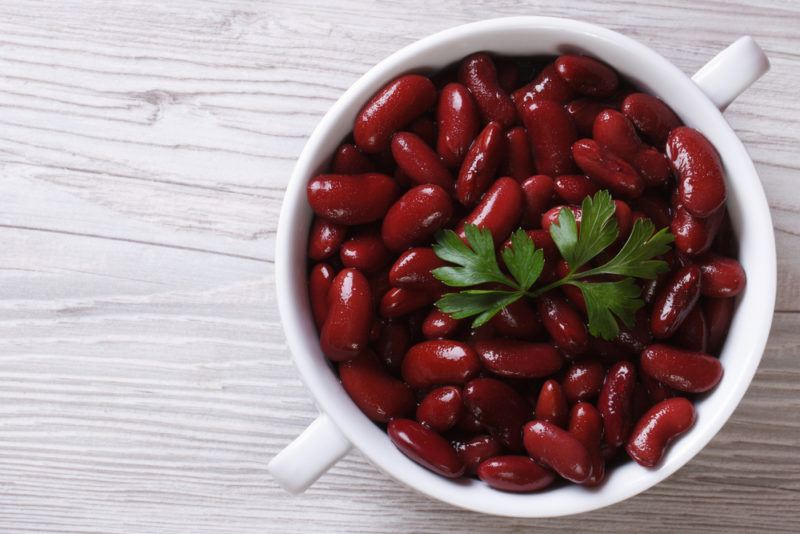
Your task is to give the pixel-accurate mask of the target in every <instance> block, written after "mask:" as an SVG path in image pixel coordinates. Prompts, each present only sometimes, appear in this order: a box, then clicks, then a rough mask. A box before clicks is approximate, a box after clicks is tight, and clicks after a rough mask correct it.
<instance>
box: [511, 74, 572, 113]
mask: <svg viewBox="0 0 800 534" xmlns="http://www.w3.org/2000/svg"><path fill="white" fill-rule="evenodd" d="M574 96H575V92H574V91H573V90H572V88H571V87H570V86H569V84H567V82H566V81H564V78H562V77H561V76H560V75H559V74H558V71H557V70H556V67H555V65H554V64H550V65H548V66H546V67H545V68H543V69H542V71H541V72H540V73H539V74H538V75H537V76H536V78H534V79H533V81H531V82H530V83H528V84H526V85H523V86H522V87H520V88H519V89H517V90H516V91H514V92H513V93H512V94H511V100H513V101H514V104H516V106H517V109H518V110H521V109H523V107H524V106H526V105H527V104H528V103H530V102H531V101H533V100H538V99H542V100H554V101H556V102H559V103H561V104H564V103H566V102H569V101H570V100H572V98H573V97H574Z"/></svg>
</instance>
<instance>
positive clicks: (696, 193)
mask: <svg viewBox="0 0 800 534" xmlns="http://www.w3.org/2000/svg"><path fill="white" fill-rule="evenodd" d="M667 157H668V158H669V160H670V163H672V166H673V168H674V169H675V172H676V173H677V175H678V196H679V198H680V202H681V204H682V205H683V207H684V208H685V209H686V210H687V211H688V212H689V213H691V214H692V215H694V216H695V217H708V216H709V215H711V214H712V213H714V212H715V211H717V210H718V209H719V208H720V207H722V205H723V204H724V203H725V198H726V189H725V178H724V174H723V171H722V162H721V161H720V159H719V154H717V151H716V149H715V148H714V145H712V144H711V143H710V142H709V141H708V139H706V138H705V137H704V136H703V134H701V133H700V132H698V131H697V130H694V129H692V128H688V127H685V126H681V127H678V128H675V129H674V130H672V131H671V132H670V133H669V136H668V138H667Z"/></svg>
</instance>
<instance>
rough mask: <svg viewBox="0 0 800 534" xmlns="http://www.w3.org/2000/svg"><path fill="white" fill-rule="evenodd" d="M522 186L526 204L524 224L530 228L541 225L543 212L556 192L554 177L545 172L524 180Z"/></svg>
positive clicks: (523, 217) (524, 204)
mask: <svg viewBox="0 0 800 534" xmlns="http://www.w3.org/2000/svg"><path fill="white" fill-rule="evenodd" d="M520 186H521V187H522V199H523V206H524V209H523V214H522V224H523V225H524V226H525V227H528V228H538V227H539V226H540V225H541V217H542V214H543V213H544V212H545V210H546V209H547V208H548V206H550V203H551V202H552V201H553V196H554V193H555V184H554V183H553V179H552V178H550V177H549V176H546V175H544V174H537V175H534V176H531V177H529V178H526V179H525V180H523V181H522V183H521V184H520Z"/></svg>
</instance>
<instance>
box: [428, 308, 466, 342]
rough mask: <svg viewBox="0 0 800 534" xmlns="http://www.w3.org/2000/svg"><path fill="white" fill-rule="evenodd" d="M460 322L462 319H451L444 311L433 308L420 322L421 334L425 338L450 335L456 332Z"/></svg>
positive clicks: (438, 337) (440, 337) (439, 337)
mask: <svg viewBox="0 0 800 534" xmlns="http://www.w3.org/2000/svg"><path fill="white" fill-rule="evenodd" d="M462 322H463V320H462V319H453V318H452V317H450V316H449V315H447V314H446V313H444V312H442V311H439V310H438V309H436V308H434V309H432V310H431V311H430V313H428V315H427V316H426V317H425V320H424V321H423V322H422V335H423V336H425V338H426V339H443V338H448V337H452V336H453V335H455V334H456V333H457V331H458V329H459V327H460V326H461V324H462Z"/></svg>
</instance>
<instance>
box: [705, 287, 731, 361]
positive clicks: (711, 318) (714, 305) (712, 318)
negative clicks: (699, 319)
mask: <svg viewBox="0 0 800 534" xmlns="http://www.w3.org/2000/svg"><path fill="white" fill-rule="evenodd" d="M735 303H736V302H735V300H734V299H732V298H721V299H716V298H704V299H702V305H703V311H704V313H705V316H706V321H707V323H708V351H709V352H711V353H713V354H718V353H719V351H720V349H721V348H722V342H723V341H725V334H727V333H728V327H729V326H730V324H731V319H732V318H733V307H734V305H735Z"/></svg>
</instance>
